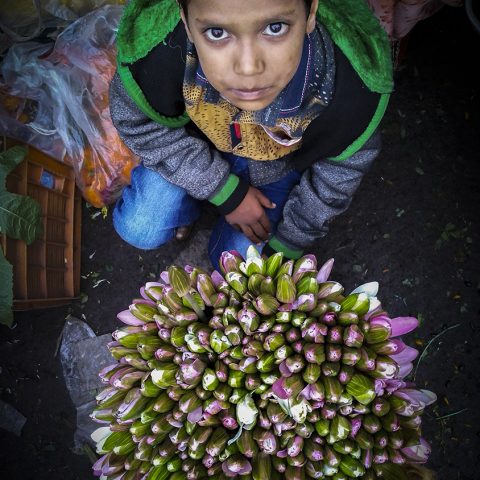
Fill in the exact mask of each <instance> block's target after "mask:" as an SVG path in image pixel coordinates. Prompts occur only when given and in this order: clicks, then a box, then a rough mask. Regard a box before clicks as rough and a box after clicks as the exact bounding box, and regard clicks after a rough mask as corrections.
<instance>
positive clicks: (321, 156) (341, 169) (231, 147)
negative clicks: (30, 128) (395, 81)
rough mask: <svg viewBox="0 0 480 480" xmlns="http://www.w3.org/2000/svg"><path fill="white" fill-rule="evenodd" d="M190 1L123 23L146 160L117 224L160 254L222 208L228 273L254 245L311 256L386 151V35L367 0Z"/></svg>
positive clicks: (124, 127)
mask: <svg viewBox="0 0 480 480" xmlns="http://www.w3.org/2000/svg"><path fill="white" fill-rule="evenodd" d="M179 5H180V12H179V10H178V5H177V4H176V2H175V0H132V1H131V2H130V3H129V5H128V6H127V7H126V10H125V13H124V16H123V19H122V22H121V25H120V28H119V32H118V37H117V44H118V60H117V71H118V73H117V75H116V76H115V77H114V79H113V81H112V84H111V91H110V109H111V115H112V119H113V122H114V124H115V126H116V127H117V129H118V131H119V133H120V135H121V137H122V138H123V140H124V142H125V143H126V144H127V146H128V147H129V148H130V149H131V150H132V151H133V152H135V153H136V154H137V155H139V156H140V158H141V160H142V162H141V163H142V164H141V165H140V166H138V167H137V168H136V169H134V171H133V172H132V181H131V185H130V186H128V187H126V188H125V189H124V192H123V196H122V198H121V199H120V200H119V202H118V203H117V206H116V208H115V211H114V217H113V218H114V225H115V228H116V230H117V232H118V233H119V234H120V236H121V237H122V238H123V239H125V240H126V241H127V242H129V243H131V244H132V245H134V246H137V247H138V248H143V249H151V248H157V247H159V246H160V245H162V244H163V243H165V242H167V241H169V240H170V239H172V238H173V237H175V236H176V237H177V238H181V237H182V235H185V233H186V232H187V231H188V228H189V227H188V226H189V225H191V224H192V223H193V222H194V221H195V220H196V219H197V218H198V216H199V212H200V203H201V201H202V200H208V201H210V202H211V203H213V204H214V205H216V207H217V208H218V210H219V213H220V215H221V218H220V220H219V221H218V223H217V225H216V226H215V227H214V229H213V232H212V236H211V239H210V242H209V255H210V259H211V261H212V264H213V265H214V266H215V267H217V265H218V259H219V257H220V254H221V252H222V251H224V250H238V251H239V252H240V253H241V254H242V255H245V252H246V249H247V247H248V246H249V245H250V244H251V243H255V244H257V245H259V248H260V249H263V252H264V253H267V254H271V253H272V252H274V251H282V252H283V253H284V254H285V256H287V257H289V258H298V257H300V256H301V255H302V254H303V252H304V250H305V249H306V248H308V247H309V246H310V245H311V244H312V243H313V242H314V241H315V240H317V239H318V238H320V237H322V236H324V235H325V234H326V232H327V225H328V222H329V221H330V220H331V219H332V218H333V217H334V216H336V215H338V214H339V213H341V212H343V211H344V210H346V208H347V207H348V205H349V204H350V201H351V198H352V196H353V194H354V192H355V191H356V189H357V187H358V185H359V183H360V181H361V178H362V176H363V174H364V173H365V172H366V171H367V170H368V168H369V166H370V165H371V163H372V161H373V160H374V159H375V157H376V156H377V154H378V151H379V148H380V143H379V134H378V133H377V131H376V130H377V126H378V124H379V122H380V120H381V118H382V116H383V113H384V112H385V109H386V106H387V102H388V97H389V93H390V92H391V89H392V71H391V70H392V69H391V62H390V52H389V47H388V40H387V38H386V35H385V34H384V32H383V31H382V29H381V27H380V26H379V24H378V21H377V20H376V19H375V18H374V17H373V15H372V14H371V12H370V10H369V9H368V7H367V6H366V4H365V3H364V1H363V0H320V5H319V0H180V1H179ZM179 13H180V15H179ZM180 17H181V20H180Z"/></svg>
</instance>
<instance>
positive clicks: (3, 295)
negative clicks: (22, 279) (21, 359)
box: [0, 248, 13, 327]
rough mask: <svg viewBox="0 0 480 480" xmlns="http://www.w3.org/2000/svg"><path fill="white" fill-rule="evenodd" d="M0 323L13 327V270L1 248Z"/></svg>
mask: <svg viewBox="0 0 480 480" xmlns="http://www.w3.org/2000/svg"><path fill="white" fill-rule="evenodd" d="M0 285H1V287H0V323H3V324H4V325H7V326H9V327H11V326H12V323H13V313H12V303H13V268H12V266H11V265H10V263H9V262H8V261H7V259H6V258H5V257H4V255H3V251H2V249H1V248H0Z"/></svg>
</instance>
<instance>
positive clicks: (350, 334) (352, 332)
mask: <svg viewBox="0 0 480 480" xmlns="http://www.w3.org/2000/svg"><path fill="white" fill-rule="evenodd" d="M363 341H364V336H363V333H362V332H361V330H360V328H359V327H358V326H357V325H349V326H348V327H347V328H346V329H345V330H344V332H343V343H344V344H345V345H346V346H347V347H353V348H358V347H361V346H362V344H363Z"/></svg>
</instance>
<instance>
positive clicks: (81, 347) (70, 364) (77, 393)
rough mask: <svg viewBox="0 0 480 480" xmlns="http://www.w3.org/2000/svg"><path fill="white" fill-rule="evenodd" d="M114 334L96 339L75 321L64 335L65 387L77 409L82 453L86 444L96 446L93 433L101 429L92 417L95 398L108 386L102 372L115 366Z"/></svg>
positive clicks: (77, 447)
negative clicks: (105, 368)
mask: <svg viewBox="0 0 480 480" xmlns="http://www.w3.org/2000/svg"><path fill="white" fill-rule="evenodd" d="M111 339H112V337H111V335H110V334H105V335H101V336H100V337H97V336H95V333H94V332H93V330H92V329H91V328H90V327H89V326H88V324H86V323H85V322H83V321H82V320H78V319H75V318H71V319H69V320H67V321H66V323H65V326H64V328H63V332H62V343H61V346H60V361H61V363H62V370H63V377H64V380H65V385H66V386H67V390H68V392H69V394H70V398H71V399H72V402H73V404H74V406H75V408H76V410H77V428H76V431H75V434H74V448H75V450H76V451H78V452H79V453H81V452H82V449H83V445H84V444H85V443H89V444H91V445H93V443H92V439H91V437H90V434H91V433H92V432H93V431H94V430H96V429H97V428H98V427H99V424H98V423H95V422H94V421H93V420H92V419H91V418H90V413H91V412H92V410H93V409H94V408H95V405H96V401H95V396H96V395H97V393H98V392H100V390H102V389H103V388H104V387H105V385H103V384H102V383H101V381H100V378H99V377H98V372H99V371H100V370H101V369H102V368H103V367H106V366H108V365H111V364H113V363H115V360H114V359H113V358H112V356H111V355H110V352H109V350H108V348H107V343H108V342H109V341H111Z"/></svg>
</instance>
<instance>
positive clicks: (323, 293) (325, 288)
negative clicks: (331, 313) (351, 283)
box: [317, 281, 343, 302]
mask: <svg viewBox="0 0 480 480" xmlns="http://www.w3.org/2000/svg"><path fill="white" fill-rule="evenodd" d="M318 287H319V288H318V294H317V297H318V298H319V299H320V298H321V299H323V300H325V301H327V302H330V301H332V300H335V298H337V297H338V296H339V295H341V294H342V293H343V286H342V285H340V284H339V283H338V282H332V281H330V282H324V283H320V284H319V286H318Z"/></svg>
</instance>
